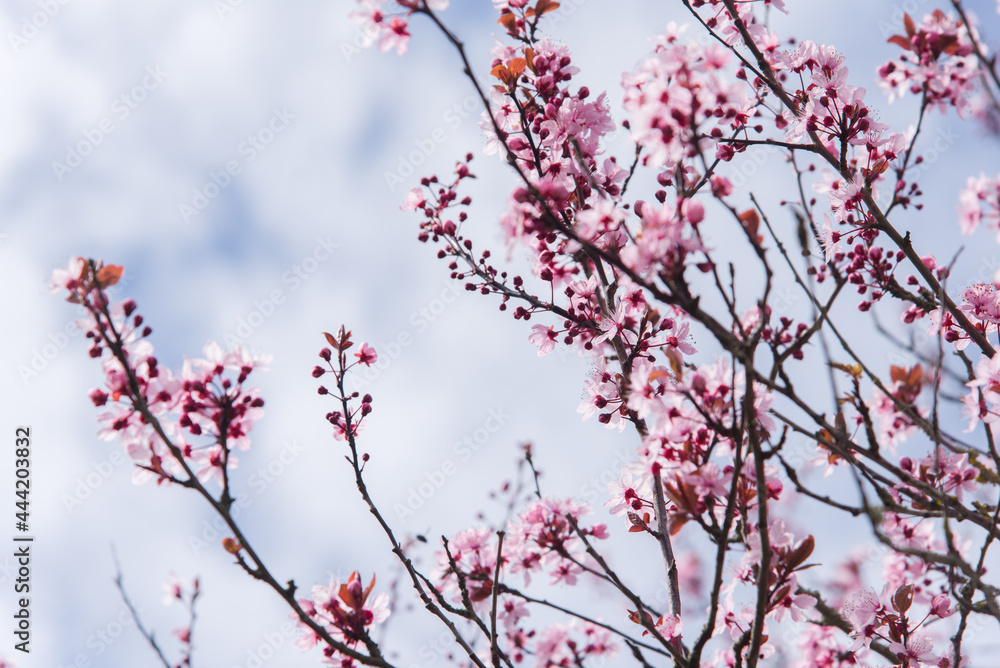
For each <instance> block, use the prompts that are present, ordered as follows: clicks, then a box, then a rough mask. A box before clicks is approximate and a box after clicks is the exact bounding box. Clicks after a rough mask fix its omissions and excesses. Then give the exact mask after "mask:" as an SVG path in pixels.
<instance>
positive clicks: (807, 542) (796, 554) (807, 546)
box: [788, 536, 816, 570]
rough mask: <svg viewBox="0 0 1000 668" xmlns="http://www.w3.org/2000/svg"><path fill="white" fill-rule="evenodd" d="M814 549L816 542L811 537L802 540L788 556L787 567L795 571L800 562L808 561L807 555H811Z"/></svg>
mask: <svg viewBox="0 0 1000 668" xmlns="http://www.w3.org/2000/svg"><path fill="white" fill-rule="evenodd" d="M815 547H816V540H815V539H814V538H813V537H812V536H808V537H807V538H805V539H803V540H802V542H800V543H799V544H798V545H797V546H796V547H795V549H794V550H792V553H791V554H790V555H788V567H789V568H791V569H792V570H795V569H796V568H798V567H799V566H801V565H802V562H804V561H805V560H806V559H808V558H809V555H811V554H812V552H813V549H814V548H815Z"/></svg>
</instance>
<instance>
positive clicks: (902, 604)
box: [892, 585, 913, 615]
mask: <svg viewBox="0 0 1000 668" xmlns="http://www.w3.org/2000/svg"><path fill="white" fill-rule="evenodd" d="M911 603H913V585H902V586H901V587H900V588H899V589H897V590H896V593H895V594H893V595H892V607H894V608H895V609H896V611H897V612H900V613H902V614H904V615H905V614H906V611H907V610H909V609H910V604H911Z"/></svg>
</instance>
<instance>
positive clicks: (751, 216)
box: [739, 209, 764, 243]
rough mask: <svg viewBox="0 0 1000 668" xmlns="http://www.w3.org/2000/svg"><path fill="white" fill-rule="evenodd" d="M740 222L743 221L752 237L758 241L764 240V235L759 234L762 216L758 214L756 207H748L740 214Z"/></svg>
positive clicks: (744, 227) (744, 226)
mask: <svg viewBox="0 0 1000 668" xmlns="http://www.w3.org/2000/svg"><path fill="white" fill-rule="evenodd" d="M739 218H740V222H741V223H743V229H745V230H746V231H747V234H749V235H750V238H752V239H754V240H756V242H757V243H761V242H762V241H764V237H762V236H760V235H759V234H757V229H758V228H759V227H760V216H758V215H757V210H756V209H747V210H746V211H744V212H743V213H741V214H740V215H739Z"/></svg>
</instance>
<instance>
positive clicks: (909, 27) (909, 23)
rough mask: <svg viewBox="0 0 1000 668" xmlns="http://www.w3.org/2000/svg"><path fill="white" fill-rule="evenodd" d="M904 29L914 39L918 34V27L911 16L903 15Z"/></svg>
mask: <svg viewBox="0 0 1000 668" xmlns="http://www.w3.org/2000/svg"><path fill="white" fill-rule="evenodd" d="M903 27H905V28H906V34H907V36H909V37H911V38H912V37H913V36H914V35H916V34H917V27H916V26H915V25H913V19H911V18H910V15H909V14H903Z"/></svg>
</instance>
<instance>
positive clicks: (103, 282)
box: [97, 264, 125, 288]
mask: <svg viewBox="0 0 1000 668" xmlns="http://www.w3.org/2000/svg"><path fill="white" fill-rule="evenodd" d="M124 273H125V269H124V267H121V266H119V265H117V264H109V265H108V266H106V267H101V268H100V269H98V270H97V284H98V285H99V286H100V287H102V288H106V287H108V286H111V285H114V284H115V283H117V282H118V279H120V278H121V277H122V274H124Z"/></svg>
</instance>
